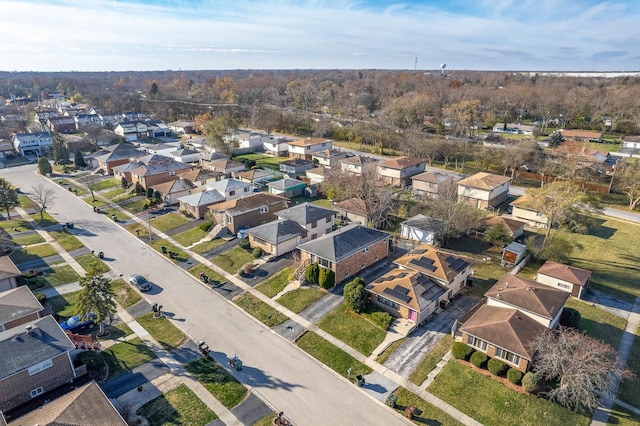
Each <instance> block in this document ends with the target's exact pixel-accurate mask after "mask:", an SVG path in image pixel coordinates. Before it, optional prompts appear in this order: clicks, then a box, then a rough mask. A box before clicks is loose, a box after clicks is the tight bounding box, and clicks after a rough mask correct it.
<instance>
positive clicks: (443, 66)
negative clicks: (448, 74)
mask: <svg viewBox="0 0 640 426" xmlns="http://www.w3.org/2000/svg"><path fill="white" fill-rule="evenodd" d="M445 68H447V64H440V74H442V75H444V69H445Z"/></svg>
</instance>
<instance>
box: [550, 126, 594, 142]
mask: <svg viewBox="0 0 640 426" xmlns="http://www.w3.org/2000/svg"><path fill="white" fill-rule="evenodd" d="M559 132H560V134H561V135H562V137H563V138H565V139H570V140H574V141H576V142H600V141H602V132H598V131H594V130H580V129H562V130H559Z"/></svg>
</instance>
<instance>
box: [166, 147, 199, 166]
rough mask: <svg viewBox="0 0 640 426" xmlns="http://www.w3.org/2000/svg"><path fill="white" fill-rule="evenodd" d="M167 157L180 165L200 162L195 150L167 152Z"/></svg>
mask: <svg viewBox="0 0 640 426" xmlns="http://www.w3.org/2000/svg"><path fill="white" fill-rule="evenodd" d="M169 157H171V158H173V159H174V160H176V161H178V162H180V163H197V162H199V161H200V153H199V152H198V151H196V150H195V149H190V148H181V149H177V150H174V151H171V152H169Z"/></svg>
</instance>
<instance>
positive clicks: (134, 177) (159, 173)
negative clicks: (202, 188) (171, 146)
mask: <svg viewBox="0 0 640 426" xmlns="http://www.w3.org/2000/svg"><path fill="white" fill-rule="evenodd" d="M191 168H192V166H191V165H190V164H185V163H180V162H178V161H174V160H166V161H161V162H154V163H148V164H143V165H141V166H140V167H138V168H136V169H133V170H131V171H130V172H131V183H133V184H134V185H135V184H136V183H139V184H140V185H142V187H143V188H144V189H147V188H148V187H150V186H153V185H157V184H159V183H163V182H167V181H170V180H175V179H179V177H178V175H180V174H181V173H184V172H186V171H188V170H191Z"/></svg>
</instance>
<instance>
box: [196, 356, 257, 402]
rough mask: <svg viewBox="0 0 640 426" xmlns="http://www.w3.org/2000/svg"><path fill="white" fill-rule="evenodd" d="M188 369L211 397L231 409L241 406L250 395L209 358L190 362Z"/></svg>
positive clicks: (240, 384)
mask: <svg viewBox="0 0 640 426" xmlns="http://www.w3.org/2000/svg"><path fill="white" fill-rule="evenodd" d="M186 368H187V371H188V372H190V373H191V374H193V375H194V376H196V377H197V378H198V380H199V381H200V383H202V384H203V385H204V387H205V388H207V390H208V391H209V392H211V395H213V396H214V397H215V398H216V399H217V400H218V401H220V402H221V403H222V405H224V406H225V407H227V408H229V409H231V408H233V407H235V406H236V405H238V404H240V403H241V402H242V401H243V400H244V399H245V398H246V396H247V394H248V391H247V388H245V387H244V385H243V384H242V383H240V382H239V381H237V380H236V379H235V378H234V377H233V376H232V375H231V374H229V373H228V372H227V371H226V370H225V369H224V368H222V366H221V365H220V364H218V363H217V362H215V361H214V360H212V359H211V358H209V357H206V358H200V359H197V360H195V361H193V362H190V363H189V364H187V366H186Z"/></svg>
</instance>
